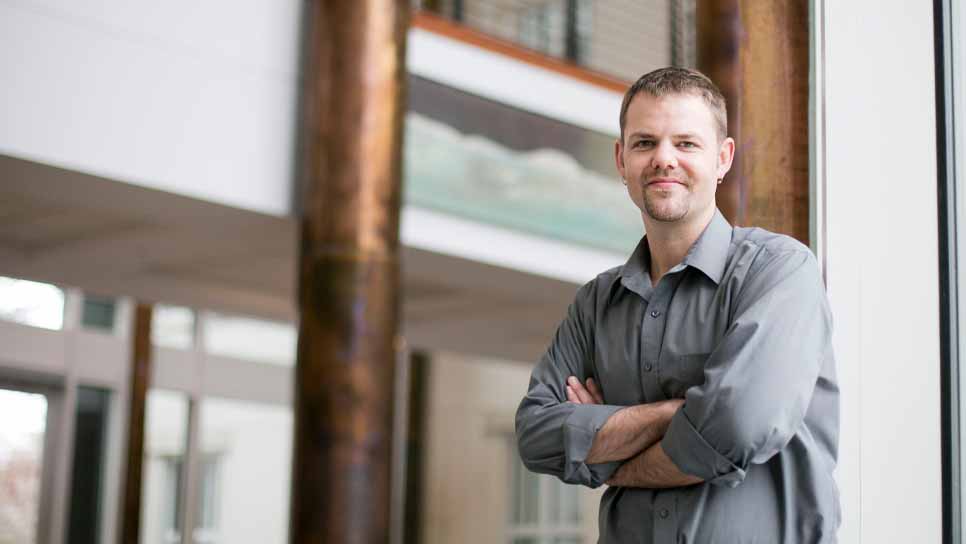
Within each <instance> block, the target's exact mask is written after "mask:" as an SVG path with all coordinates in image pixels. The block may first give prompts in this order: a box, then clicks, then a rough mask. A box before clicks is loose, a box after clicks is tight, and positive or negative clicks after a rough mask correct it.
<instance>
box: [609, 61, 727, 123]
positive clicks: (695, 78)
mask: <svg viewBox="0 0 966 544" xmlns="http://www.w3.org/2000/svg"><path fill="white" fill-rule="evenodd" d="M640 93H647V94H649V95H651V96H653V97H656V98H660V97H662V96H668V95H676V94H693V95H697V96H700V97H701V98H702V99H703V100H704V103H705V104H707V105H708V109H710V110H711V115H713V116H714V120H715V124H716V125H717V127H715V128H717V132H718V140H719V141H721V140H724V139H725V138H726V137H727V136H728V105H727V104H726V103H725V97H724V95H723V94H721V90H720V89H718V86H717V85H715V84H714V82H713V81H711V79H709V78H708V76H706V75H704V74H702V73H701V72H699V71H697V70H691V69H688V68H676V67H673V66H672V67H668V68H658V69H657V70H654V71H653V72H648V73H646V74H644V75H643V76H641V77H640V79H638V80H637V81H635V82H634V84H633V85H631V88H630V89H627V92H626V93H624V101H623V102H622V103H621V140H622V141H623V139H624V125H625V124H626V123H627V108H628V107H630V105H631V100H632V99H633V98H634V97H635V96H637V95H638V94H640Z"/></svg>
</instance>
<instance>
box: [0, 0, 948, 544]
mask: <svg viewBox="0 0 966 544" xmlns="http://www.w3.org/2000/svg"><path fill="white" fill-rule="evenodd" d="M936 5H937V6H939V7H940V8H941V9H939V13H943V11H942V8H943V6H946V4H945V3H944V2H941V1H940V2H937V3H936ZM810 6H811V8H810V9H811V13H812V17H811V22H810V23H809V29H810V36H811V38H810V39H811V50H812V68H813V70H812V74H811V76H810V77H811V79H810V81H811V83H810V85H811V89H812V93H813V94H812V99H811V104H812V109H811V110H810V114H809V119H810V125H809V129H810V134H811V136H810V141H811V147H810V148H811V156H810V161H809V165H810V172H811V175H812V186H811V189H810V209H811V218H812V219H811V233H812V235H813V236H812V238H813V240H812V246H813V249H814V250H815V251H816V253H817V254H818V255H819V257H820V261H821V262H822V263H823V267H824V268H825V273H826V279H827V282H828V287H829V293H830V298H831V300H832V303H833V311H834V312H835V315H836V323H837V334H838V337H837V339H836V349H837V351H838V359H839V361H840V363H839V364H840V372H841V373H842V387H843V407H842V409H843V428H842V433H843V434H842V454H841V456H842V459H841V464H840V468H839V472H838V475H839V483H840V487H841V488H842V500H843V512H844V516H845V517H844V520H843V528H842V535H841V537H840V538H841V541H842V542H869V543H872V542H876V543H878V542H912V541H916V542H938V541H940V539H941V535H942V534H943V530H944V528H946V532H947V536H949V530H950V527H953V525H950V524H952V523H953V521H955V520H958V517H957V516H958V510H957V509H958V508H959V504H960V503H959V502H958V496H957V495H955V494H954V493H953V491H950V489H949V486H951V485H953V484H951V483H950V482H952V481H953V480H951V478H958V473H956V472H950V471H951V470H953V469H952V468H950V467H953V466H958V455H959V454H958V451H959V450H958V433H959V427H958V425H959V424H958V419H956V417H953V416H954V415H955V414H958V404H955V403H952V404H950V403H951V402H952V401H950V400H949V399H950V398H952V397H950V395H951V394H952V392H954V391H957V390H958V382H956V381H955V380H957V379H958V374H955V373H954V372H952V371H951V370H950V369H954V368H956V367H955V364H954V363H955V357H953V356H952V355H950V350H952V352H953V353H954V352H955V351H956V349H957V348H958V341H959V340H958V338H959V336H958V332H957V330H956V329H955V328H954V327H955V320H953V321H952V322H950V318H949V316H950V315H954V314H955V310H956V308H958V307H959V299H958V298H956V292H955V290H954V291H948V290H947V291H944V292H943V295H942V296H940V289H939V287H940V284H941V283H942V282H945V283H942V285H945V286H947V287H948V285H949V282H950V281H951V282H952V285H955V284H956V283H955V279H956V277H957V274H958V271H957V270H958V269H956V268H951V269H948V268H945V269H944V268H943V267H942V266H941V264H943V263H945V264H948V262H949V259H950V258H952V259H953V261H955V255H957V253H956V251H958V246H956V242H955V240H957V239H958V238H956V236H955V235H956V232H957V231H956V230H955V225H953V226H949V225H948V224H946V223H942V222H941V221H940V219H943V218H949V217H950V215H951V216H954V217H958V215H957V214H958V213H960V212H959V209H960V208H959V201H958V200H956V199H957V198H959V197H957V196H956V194H955V193H953V194H946V193H943V192H942V191H943V189H942V188H943V187H944V185H942V184H943V183H947V182H948V183H954V182H955V180H956V179H959V178H958V177H956V174H957V172H958V171H957V170H956V169H955V168H957V166H956V165H955V164H954V161H953V160H952V158H951V157H954V156H955V151H956V150H957V149H958V148H957V147H955V146H956V145H959V144H958V143H957V142H958V141H959V140H955V139H954V138H952V135H953V134H955V133H956V132H957V131H960V132H961V128H962V127H960V126H959V125H952V124H949V125H948V126H947V124H946V119H947V118H948V119H951V117H947V116H951V115H952V111H953V108H954V107H958V105H959V102H957V101H958V100H959V97H960V95H963V96H966V95H964V94H963V93H962V91H961V90H957V91H955V93H958V94H955V93H954V92H953V90H952V88H951V87H950V88H949V89H946V90H945V91H944V92H945V94H943V92H940V93H938V94H937V93H936V89H937V88H939V89H945V87H943V85H944V84H949V85H951V84H952V83H951V82H952V81H958V80H955V77H958V75H959V73H961V72H959V71H958V70H957V67H958V64H956V62H961V60H960V59H959V57H956V58H955V62H954V61H953V60H949V59H951V58H952V57H951V56H949V57H947V60H948V61H949V64H947V65H945V67H944V68H942V69H941V70H940V71H938V72H937V71H934V68H933V66H934V60H935V59H936V58H937V56H936V55H937V52H939V53H941V52H942V51H943V46H944V45H943V44H945V46H947V47H956V46H957V45H956V44H957V43H958V42H955V39H956V38H957V36H958V34H956V33H955V32H949V33H948V34H947V35H943V34H942V32H940V30H941V29H942V28H947V29H955V31H956V32H960V31H961V29H962V28H966V26H963V23H964V22H966V21H960V19H961V18H962V16H961V14H959V13H958V12H956V11H951V8H948V7H947V8H946V9H947V11H948V12H947V13H946V14H945V15H944V16H943V17H939V18H934V17H933V6H931V5H929V3H924V4H922V5H921V6H917V7H915V8H912V7H910V6H907V5H906V3H904V2H900V1H898V0H890V1H886V2H875V3H871V2H866V3H861V2H859V3H854V4H852V3H850V4H849V5H842V4H837V5H836V6H835V7H834V8H831V7H829V6H827V2H826V1H825V0H814V1H813V2H811V3H810ZM412 8H413V10H414V15H413V19H412V25H411V28H410V30H409V34H408V46H407V47H408V57H407V68H408V84H409V91H408V93H409V96H408V113H407V115H406V121H405V139H404V157H405V160H404V175H403V178H404V191H405V198H404V205H403V210H402V225H401V238H402V244H403V297H404V311H403V321H402V329H403V332H404V337H405V338H406V342H407V345H408V353H407V360H405V361H403V362H402V365H401V368H402V369H403V371H402V372H401V373H400V378H399V381H400V385H399V391H400V393H401V394H400V395H399V398H397V399H396V403H397V413H398V414H399V419H398V420H397V422H398V423H400V428H409V429H412V431H411V432H410V434H409V437H410V442H409V443H408V446H409V447H408V448H407V447H404V446H405V445H406V443H405V442H404V440H403V438H399V440H398V443H397V445H398V446H399V447H397V453H398V455H397V460H398V463H397V466H398V467H402V466H404V465H403V461H405V466H407V467H408V468H407V470H406V472H405V474H406V475H407V477H406V478H403V477H401V476H399V475H397V476H399V477H398V478H397V481H396V483H395V486H396V493H397V497H404V499H405V501H404V502H405V506H404V507H400V508H397V512H396V516H397V519H396V527H397V528H398V531H397V533H398V534H397V538H399V539H400V541H411V542H425V543H439V544H442V543H456V542H465V543H475V542H479V543H484V542H485V543H493V542H504V543H507V544H578V543H590V542H594V541H595V539H596V529H597V525H596V524H597V521H596V506H597V499H598V497H599V492H600V491H601V490H587V489H584V488H577V487H573V486H566V485H563V484H561V483H560V482H559V481H557V480H555V479H553V478H550V477H544V476H536V475H533V474H531V473H529V472H527V471H526V470H524V469H523V467H522V465H521V463H520V461H519V458H518V456H517V455H516V452H515V447H514V446H513V414H514V412H515V409H516V406H517V403H518V402H519V399H520V397H521V396H522V394H523V393H524V392H525V390H526V386H527V381H528V377H529V371H530V366H531V365H532V364H533V362H535V361H536V359H537V358H538V357H539V356H540V354H541V353H542V351H543V350H544V348H545V347H546V345H547V343H548V342H549V340H550V337H551V335H552V333H553V331H554V328H555V326H556V324H557V323H558V322H559V320H560V319H561V318H562V316H563V315H564V312H565V310H566V307H567V305H568V304H569V302H570V301H571V300H572V297H573V294H574V292H575V290H576V288H577V287H578V286H579V285H580V284H582V283H584V282H586V281H588V280H590V279H591V278H593V277H594V276H595V275H596V274H597V273H599V272H601V271H603V270H605V269H607V268H610V267H612V266H615V265H618V264H621V263H623V262H624V261H625V260H626V258H627V255H628V254H629V253H630V251H631V250H632V249H633V247H634V245H635V244H636V243H637V241H638V240H639V238H640V236H641V234H642V227H641V223H640V218H639V214H638V212H637V211H636V209H635V208H634V206H633V204H632V203H631V202H630V200H629V199H628V198H627V197H626V194H625V193H624V190H623V187H622V186H621V184H620V182H619V180H618V178H617V175H616V173H615V171H614V167H613V142H614V138H615V137H616V135H617V134H618V120H617V116H618V111H619V107H620V101H621V97H622V94H623V92H624V89H625V88H626V87H627V85H628V84H629V83H630V82H632V81H633V80H634V79H636V78H637V77H638V76H639V75H641V74H643V73H645V72H647V71H650V70H651V69H654V68H658V67H662V66H666V65H671V64H673V65H679V66H695V65H696V56H697V28H698V27H697V25H696V21H695V0H608V1H596V2H595V1H590V0H479V1H474V0H436V1H432V0H414V1H413V2H412ZM302 17H303V14H302V3H301V2H296V1H287V2H279V1H273V2H268V1H255V0H252V1H247V2H226V1H223V0H218V1H214V2H185V1H180V0H179V1H174V2H161V3H153V4H149V3H143V2H121V1H119V0H102V1H97V2H95V1H91V0H83V1H75V2H61V1H57V0H0V45H2V47H0V73H2V74H4V76H3V84H2V85H0V544H21V543H33V542H39V543H45V544H47V543H51V544H54V543H57V544H59V543H62V542H70V543H86V542H105V543H113V542H117V540H118V530H119V529H118V527H119V524H118V519H119V512H120V508H121V505H120V501H121V480H122V458H123V455H124V451H123V446H124V443H125V442H124V441H125V434H126V432H127V419H126V418H127V411H126V410H127V409H126V405H127V404H126V403H127V400H128V398H129V395H130V391H129V387H130V368H129V367H130V359H131V349H132V347H131V346H132V331H131V321H132V313H133V308H134V304H135V302H136V301H139V300H140V301H150V302H153V303H155V304H154V317H153V330H152V337H151V341H152V343H153V350H154V351H153V353H154V355H153V374H152V376H151V390H150V392H149V394H148V400H147V416H146V422H145V426H144V429H145V452H144V469H143V493H142V497H141V512H142V516H141V542H144V543H146V544H175V543H189V542H194V543H198V544H216V543H217V544H245V543H258V544H263V543H282V542H286V541H287V530H288V508H289V506H288V500H289V489H290V481H291V477H292V475H291V474H290V462H291V454H292V435H293V428H292V427H293V425H292V420H293V418H292V407H291V406H292V391H293V383H292V382H293V377H292V375H293V365H294V362H295V352H296V341H297V326H296V317H297V316H296V312H295V310H296V307H295V296H296V285H295V280H296V263H297V253H298V251H297V250H298V246H297V240H298V220H297V218H298V214H299V211H300V210H299V202H298V200H297V197H296V195H297V193H298V191H297V190H296V189H295V187H296V183H295V179H296V177H297V176H296V166H295V165H296V162H297V160H296V159H297V156H298V142H297V134H298V119H299V111H298V97H299V92H300V88H301V85H302V83H301V80H300V72H299V63H300V48H301V45H302V44H301V41H300V36H301V34H302V25H303V20H302ZM746 23H747V24H749V25H751V24H752V23H751V22H746ZM934 24H935V25H936V26H935V28H934ZM943 25H946V26H943ZM897 28H901V29H902V31H903V33H902V37H901V39H899V38H897V36H896V34H897V30H896V29H897ZM944 36H945V39H946V40H947V42H943V41H942V40H943V39H944ZM948 40H952V41H948ZM937 43H938V44H939V46H937V45H936V44H937ZM950 43H952V44H953V45H952V46H950V45H949V44H950ZM937 47H938V49H937ZM955 50H956V51H966V48H962V47H961V48H959V49H955ZM763 84H766V83H763ZM937 86H938V87H937ZM937 96H938V97H939V99H938V100H937V98H936V97H937ZM944 105H945V106H946V109H943V106H944ZM738 107H742V108H754V104H741V105H740V106H738ZM893 113H894V115H890V114H893ZM945 129H948V130H949V134H950V138H949V139H948V140H943V139H942V138H939V139H937V133H939V134H941V133H942V130H945ZM937 131H938V132H937ZM897 140H898V142H897ZM947 151H948V152H949V153H950V154H948V155H947V154H944V153H946V152H947ZM896 158H901V160H902V163H901V164H899V163H898V162H897V161H895V159H896ZM913 173H914V174H915V176H914V177H913V176H910V174H913ZM936 180H939V182H940V183H937V181H936ZM953 186H954V185H950V187H953ZM937 202H939V203H940V206H939V207H937ZM332 205H333V206H338V203H332ZM943 206H946V207H945V208H944V207H943ZM950 206H951V208H950ZM944 210H945V211H944ZM949 210H952V211H949ZM937 225H939V227H937ZM950 237H951V238H950ZM950 240H952V241H950ZM942 244H946V245H945V246H944V245H942ZM937 248H938V249H937ZM940 257H943V258H945V259H947V260H945V261H941V260H940ZM950 270H952V272H950ZM950 293H952V294H950ZM950 327H953V328H950ZM943 331H945V332H943ZM951 331H952V332H951ZM951 372H952V373H951ZM910 403H912V404H913V406H910ZM950 418H952V420H950ZM943 444H945V445H943ZM944 456H945V457H944ZM944 459H945V461H944ZM953 461H955V463H953ZM911 467H915V468H911ZM903 471H907V472H903ZM944 471H946V472H944ZM944 474H945V476H944ZM944 482H945V483H944ZM957 482H958V480H957ZM957 489H958V488H957ZM402 504H403V501H397V506H398V505H402ZM944 506H945V508H946V510H945V513H944V510H943V507H944ZM955 541H956V542H958V540H955Z"/></svg>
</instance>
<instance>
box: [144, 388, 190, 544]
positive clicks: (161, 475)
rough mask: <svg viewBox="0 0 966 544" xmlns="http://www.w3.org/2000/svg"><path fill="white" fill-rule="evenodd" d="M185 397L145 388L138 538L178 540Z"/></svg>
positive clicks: (161, 542)
mask: <svg viewBox="0 0 966 544" xmlns="http://www.w3.org/2000/svg"><path fill="white" fill-rule="evenodd" d="M188 408H189V403H188V398H187V397H186V396H185V395H183V394H181V393H175V392H172V391H164V390H159V389H153V390H151V391H149V392H148V399H147V407H146V413H145V423H144V466H143V468H142V472H141V478H142V481H141V542H142V543H143V544H176V543H178V542H180V541H181V527H182V523H181V501H182V497H183V493H182V492H181V489H182V486H183V485H184V484H183V478H184V476H183V475H184V470H183V467H184V458H185V446H186V444H187V437H188Z"/></svg>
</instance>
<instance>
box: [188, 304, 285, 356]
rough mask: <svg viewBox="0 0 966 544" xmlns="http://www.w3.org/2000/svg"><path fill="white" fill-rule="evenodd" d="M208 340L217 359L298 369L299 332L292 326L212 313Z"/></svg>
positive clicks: (207, 319) (208, 319)
mask: <svg viewBox="0 0 966 544" xmlns="http://www.w3.org/2000/svg"><path fill="white" fill-rule="evenodd" d="M204 339H205V340H204V344H205V351H207V352H208V353H211V354H213V355H222V356H225V357H235V358H238V359H245V360H248V361H257V362H263V363H271V364H277V365H282V366H294V365H295V352H296V345H297V343H298V331H297V330H296V329H295V326H294V325H293V324H291V323H283V322H280V321H269V320H266V319H257V318H254V317H241V316H232V315H224V314H219V313H214V312H212V313H210V314H207V316H206V317H205V335H204Z"/></svg>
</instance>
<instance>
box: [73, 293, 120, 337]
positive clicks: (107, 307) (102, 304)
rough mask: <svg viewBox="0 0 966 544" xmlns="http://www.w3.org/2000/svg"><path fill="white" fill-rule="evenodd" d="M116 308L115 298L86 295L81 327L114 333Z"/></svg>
mask: <svg viewBox="0 0 966 544" xmlns="http://www.w3.org/2000/svg"><path fill="white" fill-rule="evenodd" d="M116 306H117V304H116V303H115V301H114V299H113V298H108V297H99V296H95V295H86V294H85V295H84V305H83V309H82V310H81V325H83V326H84V327H86V328H88V329H97V330H102V331H106V332H114V314H115V308H116Z"/></svg>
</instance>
